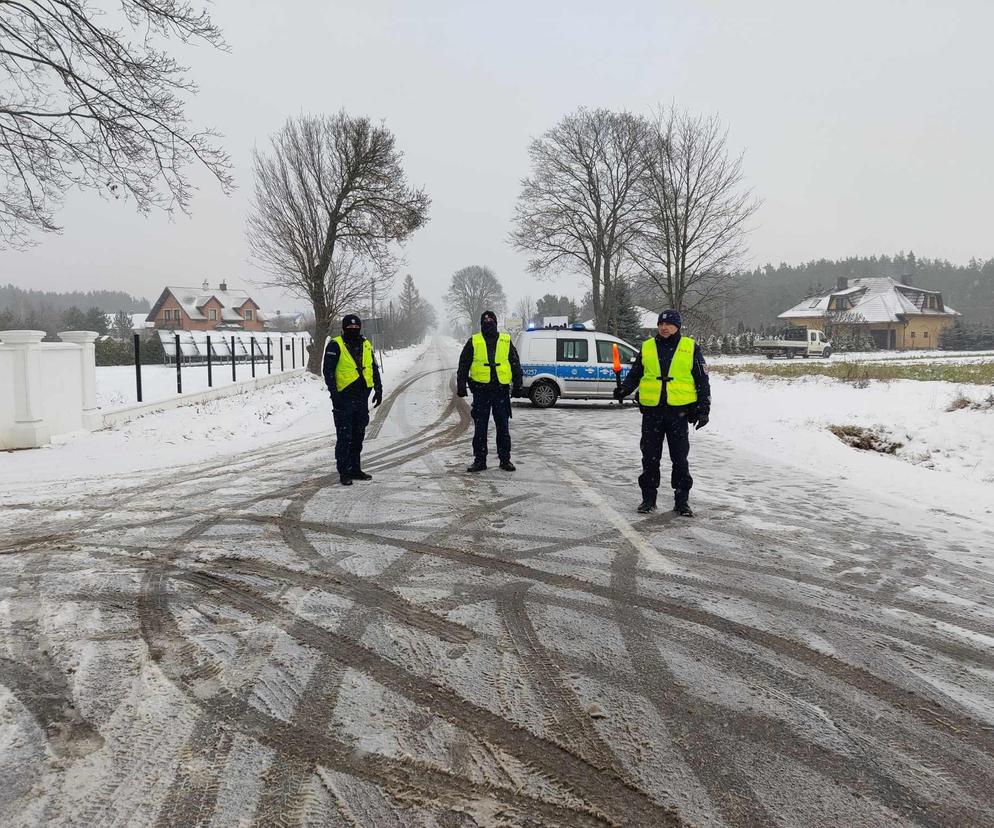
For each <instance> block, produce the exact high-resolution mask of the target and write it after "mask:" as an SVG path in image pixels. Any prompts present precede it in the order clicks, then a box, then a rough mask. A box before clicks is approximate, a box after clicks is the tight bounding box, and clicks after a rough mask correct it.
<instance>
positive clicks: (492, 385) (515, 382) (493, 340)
mask: <svg viewBox="0 0 994 828" xmlns="http://www.w3.org/2000/svg"><path fill="white" fill-rule="evenodd" d="M483 338H484V340H485V341H486V343H487V362H490V363H493V362H496V360H495V359H494V353H495V351H496V349H497V337H496V336H494V337H487V336H484V337H483ZM507 361H508V362H510V363H511V386H512V387H514V388H521V360H520V359H518V352H517V350H516V349H515V347H514V343H513V342H512V343H511V349H510V351H509V352H508V355H507ZM472 364H473V337H470V338H469V339H467V340H466V344H465V345H464V346H463V349H462V353H461V354H459V368H458V370H457V371H456V385H457V386H458V389H459V392H460V393H461V392H463V391H465V390H466V386H467V384H468V385H469V387H470V388H471V389H473V391H474V392H475V391H477V390H481V389H487V390H495V389H497V388H502V387H504V386H502V385H501V383H500V382H498V380H497V369H496V368H495V367H494V366H493V365H491V367H490V382H485V383H484V382H476V381H474V380H471V379H470V378H469V369H470V366H471V365H472Z"/></svg>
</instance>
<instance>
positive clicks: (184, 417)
mask: <svg viewBox="0 0 994 828" xmlns="http://www.w3.org/2000/svg"><path fill="white" fill-rule="evenodd" d="M427 347H428V346H427V344H426V343H423V344H421V345H415V346H412V347H410V348H402V349H398V350H395V351H386V352H384V355H383V381H384V383H385V385H386V388H387V390H388V391H389V390H390V388H391V387H392V384H393V383H396V382H397V381H398V380H399V378H400V377H402V376H403V375H404V374H405V373H406V372H407V371H408V369H409V368H410V367H411V366H412V365H414V364H415V362H416V361H417V359H418V357H419V356H421V355H422V354H423V353H424V351H425V349H426V348H427ZM148 368H149V366H145V367H144V369H143V386H144V381H145V377H146V371H148ZM155 368H159V366H155ZM256 368H257V374H258V368H259V366H256ZM97 370H98V377H97V383H98V401H101V402H100V404H101V405H102V406H103V405H106V406H108V407H118V406H119V405H122V404H124V405H130V404H132V402H133V398H131V399H130V400H129V399H126V398H125V397H124V396H123V395H124V394H126V393H133V382H134V368H127V367H123V368H121V369H120V370H119V368H118V367H114V368H110V369H107V368H99V369H97ZM187 370H189V371H190V375H189V376H190V379H191V385H190V386H189V387H188V386H187V376H188V374H187ZM197 370H198V369H186V368H184V372H183V388H184V390H190V391H194V390H200V389H198V387H197V385H196V379H195V378H199V379H200V380H201V381H202V383H203V387H204V388H206V369H203V372H202V373H201V374H197V373H196V372H197ZM242 370H243V366H241V365H239V366H238V371H239V377H240V378H243V379H244V378H248V376H249V374H248V368H247V366H246V367H245V373H244V375H243V374H242ZM129 372H130V373H129ZM222 373H223V372H222ZM147 376H149V379H150V380H151V388H153V389H158V391H159V392H161V393H162V396H161V397H159V399H164V398H166V397H168V396H170V393H169V390H170V388H171V392H172V395H175V391H176V386H175V368H168V367H166V366H162V370H161V371H151V372H148V374H147ZM230 378H231V374H230V369H229V373H228V379H229V381H230ZM218 379H219V378H218V376H217V373H215V381H217V380H218ZM170 381H171V382H172V385H171V386H170ZM129 382H130V383H131V390H130V392H129V391H126V390H125V389H127V388H128V384H129ZM215 384H218V383H217V382H215ZM122 399H123V400H124V402H120V400H122ZM145 399H146V401H148V400H152V399H155V398H154V397H151V396H148V395H146V396H145ZM115 402H116V404H115ZM322 433H324V434H327V435H328V441H329V444H331V443H333V442H334V424H333V422H332V416H331V401H330V399H329V398H328V390H327V388H325V385H324V381H323V380H322V379H319V378H317V377H314V376H311V375H304V376H302V377H298V378H295V379H291V380H288V381H287V382H284V383H280V384H277V385H272V386H268V387H266V388H261V389H257V390H254V391H250V392H247V393H244V394H238V395H235V396H231V397H225V398H223V399H219V400H212V401H210V402H207V403H202V404H196V405H188V406H181V407H180V408H176V409H173V410H171V411H162V412H157V413H153V414H147V415H145V416H143V417H139V418H137V419H135V420H132V421H130V422H127V423H123V424H121V425H119V426H115V427H114V428H109V429H104V430H102V431H98V432H95V433H92V434H90V433H86V432H80V433H78V434H73V435H67V436H65V437H63V438H56V440H55V441H54V442H53V444H52V445H50V446H45V447H43V448H40V449H36V450H33V451H22V452H10V453H0V481H2V482H0V492H2V491H3V490H4V489H6V484H11V485H14V484H17V483H24V482H29V481H31V482H41V481H52V483H53V484H57V485H72V484H73V482H74V481H79V480H88V481H92V482H93V483H94V484H96V483H97V482H98V481H99V480H101V479H104V480H106V479H107V478H109V477H110V476H113V475H118V474H130V473H133V472H140V471H149V472H153V471H154V470H156V469H161V468H185V467H190V466H191V465H195V464H197V463H202V462H204V459H205V458H217V457H219V456H224V455H230V454H237V453H239V452H251V451H253V450H257V449H262V448H265V447H268V446H271V445H272V444H273V443H276V442H279V441H282V440H292V439H295V438H299V437H304V436H308V435H313V434H322Z"/></svg>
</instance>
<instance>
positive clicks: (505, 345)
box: [469, 333, 511, 385]
mask: <svg viewBox="0 0 994 828" xmlns="http://www.w3.org/2000/svg"><path fill="white" fill-rule="evenodd" d="M510 355H511V335H510V334H507V333H502V334H500V336H498V337H497V347H496V348H494V367H495V368H496V369H497V381H498V382H499V383H500V384H501V385H510V384H511V363H510V361H509V359H510ZM469 378H470V379H471V380H473V382H483V383H487V382H490V359H489V357H488V356H487V341H486V340H485V339H484V338H483V334H482V333H477V334H473V364H472V365H470V366H469Z"/></svg>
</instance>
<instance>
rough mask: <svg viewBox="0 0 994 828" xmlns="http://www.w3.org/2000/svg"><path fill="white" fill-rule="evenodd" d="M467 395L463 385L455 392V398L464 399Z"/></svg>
mask: <svg viewBox="0 0 994 828" xmlns="http://www.w3.org/2000/svg"><path fill="white" fill-rule="evenodd" d="M467 393H468V392H467V391H466V386H465V385H460V386H459V388H458V389H457V390H456V396H457V397H465V396H466V394H467Z"/></svg>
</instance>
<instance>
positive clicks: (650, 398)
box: [614, 310, 711, 517]
mask: <svg viewBox="0 0 994 828" xmlns="http://www.w3.org/2000/svg"><path fill="white" fill-rule="evenodd" d="M682 321H683V320H682V319H681V317H680V313H679V312H678V311H675V310H665V311H663V312H662V313H661V314H659V320H658V325H657V330H658V333H657V334H656V336H654V337H653V338H652V339H647V340H646V341H645V342H643V343H642V352H641V353H640V354H639V355H638V356H637V357H636V358H635V363H634V364H633V365H632V368H631V370H630V371H629V372H628V376H627V377H625V381H624V382H623V383H622V384H621V387H620V388H615V390H614V396H615V398H617V399H619V400H620V399H622V398H623V397H625V396H626V395H627V394H630V393H631V392H632V391H634V390H635V387H636V386H638V391H639V408H640V409H641V411H642V442H641V444H640V445H641V448H642V474H641V475H639V487H640V488H641V489H642V503H641V504H640V505H639V507H638V511H639V512H641V513H643V514H645V513H647V512H654V511H656V493H657V492H658V491H659V458H660V456H661V455H662V452H663V440H664V439H665V440H666V444H667V446H668V448H669V452H670V462H671V463H672V464H673V471H672V474H671V477H670V484H671V485H672V486H673V495H674V500H675V503H674V506H673V511H674V512H676V513H678V514H680V515H683V516H684V517H693V516H694V512H693V510H691V508H690V503H689V497H690V488H691V486H693V485H694V479H693V478H692V477H691V476H690V464H689V463H688V462H687V455H688V454H689V453H690V440H689V437H688V427H687V426H688V424H693V425H694V426H695V427H696V428H699V429H700V428H704V426H706V425H707V424H708V418H709V416H710V413H711V381H710V379H709V378H708V371H707V367H706V366H705V364H704V356H703V355H702V354H701V349H700V347H699V346H698V345H697V343H696V342H694V340H693V339H691V338H690V337H689V336H681V335H680V326H681V324H682Z"/></svg>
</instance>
